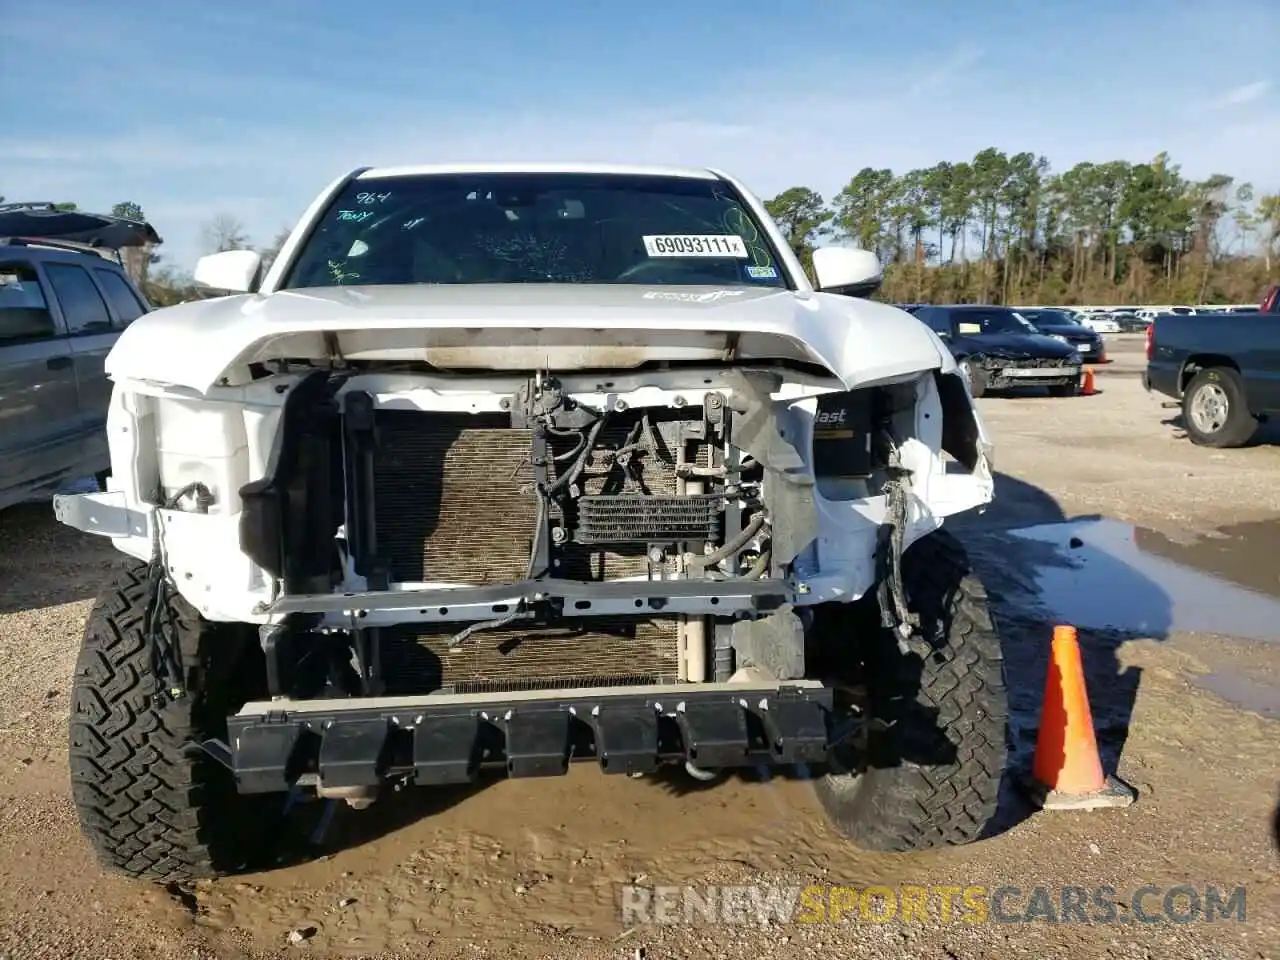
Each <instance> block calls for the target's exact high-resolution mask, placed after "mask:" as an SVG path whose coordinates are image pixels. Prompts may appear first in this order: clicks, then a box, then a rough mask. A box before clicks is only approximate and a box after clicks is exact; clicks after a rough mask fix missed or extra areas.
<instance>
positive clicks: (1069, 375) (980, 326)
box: [913, 304, 1082, 397]
mask: <svg viewBox="0 0 1280 960" xmlns="http://www.w3.org/2000/svg"><path fill="white" fill-rule="evenodd" d="M913 315H914V316H915V317H916V318H917V319H919V320H920V321H921V322H922V323H924V324H925V325H926V326H928V327H929V328H930V329H932V330H933V331H934V333H936V334H937V335H938V336H939V337H941V338H942V341H943V342H944V343H946V345H947V346H948V347H949V348H950V349H951V353H952V355H953V356H954V357H955V358H956V361H957V362H958V363H959V364H960V368H961V370H962V371H963V372H964V373H965V376H966V377H967V379H968V381H969V389H970V392H971V393H972V394H973V395H974V396H975V397H980V396H982V395H983V394H985V393H987V392H988V391H991V390H1005V389H1009V388H1010V387H1048V388H1049V392H1050V393H1051V394H1052V395H1053V396H1055V397H1071V396H1075V395H1076V393H1078V392H1079V390H1080V366H1081V362H1082V360H1081V356H1080V353H1079V352H1078V351H1077V350H1076V349H1075V347H1073V346H1071V345H1070V344H1069V343H1067V342H1066V341H1065V340H1063V339H1062V338H1055V337H1052V336H1049V335H1048V334H1044V333H1041V332H1040V331H1039V330H1037V329H1036V327H1035V326H1034V325H1033V324H1032V323H1031V321H1029V320H1026V319H1023V317H1022V316H1021V315H1020V314H1019V313H1018V311H1016V310H1014V309H1012V308H1011V307H996V306H972V305H968V304H964V305H951V306H925V307H918V308H917V309H916V310H914V311H913Z"/></svg>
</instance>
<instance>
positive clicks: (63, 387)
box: [0, 204, 160, 510]
mask: <svg viewBox="0 0 1280 960" xmlns="http://www.w3.org/2000/svg"><path fill="white" fill-rule="evenodd" d="M158 243H160V237H159V236H158V235H157V234H156V231H155V229H154V228H153V227H152V226H151V225H150V224H147V223H142V222H137V221H132V220H124V219H121V218H118V217H107V216H100V215H97V214H87V213H80V212H77V211H63V210H57V209H55V208H54V207H53V205H52V204H6V205H3V206H0V510H3V509H5V508H6V507H9V506H12V505H14V504H16V503H21V502H23V501H26V500H29V499H33V498H37V497H41V496H46V495H48V494H49V493H50V492H52V491H53V490H54V489H56V488H57V487H59V486H61V485H63V484H66V483H68V482H70V481H74V480H78V479H80V478H87V477H97V478H98V480H99V482H100V483H101V482H102V481H103V479H104V478H105V476H106V474H107V473H108V472H109V469H110V465H111V460H110V456H109V454H108V451H107V437H106V429H105V427H106V419H107V406H108V404H109V402H110V400H111V382H110V381H109V380H108V379H107V376H106V373H105V371H104V369H103V362H104V361H105V359H106V356H107V353H108V352H109V351H110V350H111V348H112V346H114V345H115V342H116V338H117V337H119V335H120V331H121V330H123V329H124V328H125V327H127V326H128V325H129V324H130V323H132V322H133V321H134V320H136V319H137V318H138V317H140V316H141V315H142V314H144V313H147V312H149V311H150V310H151V305H150V304H149V303H148V302H147V299H146V297H145V296H144V295H143V294H142V293H141V292H140V291H139V290H138V288H137V286H136V285H135V284H134V283H133V281H132V280H130V278H129V275H128V273H127V272H126V271H125V270H124V268H123V266H122V264H121V263H120V260H119V252H118V251H119V250H120V249H121V248H122V247H129V246H142V245H144V244H150V245H155V244H158ZM112 254H115V259H108V257H109V256H111V255H112Z"/></svg>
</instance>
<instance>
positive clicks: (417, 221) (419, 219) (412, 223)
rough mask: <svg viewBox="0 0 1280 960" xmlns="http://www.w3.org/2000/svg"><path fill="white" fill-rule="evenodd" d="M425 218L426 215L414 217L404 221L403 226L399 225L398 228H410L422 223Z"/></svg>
mask: <svg viewBox="0 0 1280 960" xmlns="http://www.w3.org/2000/svg"><path fill="white" fill-rule="evenodd" d="M426 219H427V218H426V217H414V218H413V219H412V220H408V221H406V222H405V224H404V226H403V227H401V228H400V229H401V230H412V229H413V228H414V227H416V226H417V225H418V224H420V223H422V222H423V221H424V220H426Z"/></svg>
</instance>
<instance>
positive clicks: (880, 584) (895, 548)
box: [876, 436, 920, 654]
mask: <svg viewBox="0 0 1280 960" xmlns="http://www.w3.org/2000/svg"><path fill="white" fill-rule="evenodd" d="M886 439H887V441H888V447H889V457H888V473H889V479H888V480H886V481H885V484H884V500H885V519H884V523H883V524H881V526H880V529H879V532H878V537H877V539H878V543H877V545H876V567H877V570H876V580H877V586H876V599H877V601H878V603H879V607H880V623H881V626H883V627H884V628H885V629H886V630H892V631H893V632H894V635H895V636H896V637H897V641H898V649H899V651H901V652H902V653H903V654H908V653H911V651H912V644H911V643H910V640H911V638H912V636H913V635H914V634H915V632H916V629H917V628H918V627H919V626H920V617H919V615H918V614H915V613H912V612H911V610H910V609H909V607H908V602H907V592H906V588H905V586H904V584H903V580H902V551H903V545H904V543H905V541H906V535H907V529H906V528H907V500H908V497H909V496H910V485H909V483H910V477H911V471H910V470H908V469H907V468H905V467H904V466H903V465H902V458H901V457H900V456H899V454H898V447H897V444H895V443H894V442H893V438H892V436H887V437H886Z"/></svg>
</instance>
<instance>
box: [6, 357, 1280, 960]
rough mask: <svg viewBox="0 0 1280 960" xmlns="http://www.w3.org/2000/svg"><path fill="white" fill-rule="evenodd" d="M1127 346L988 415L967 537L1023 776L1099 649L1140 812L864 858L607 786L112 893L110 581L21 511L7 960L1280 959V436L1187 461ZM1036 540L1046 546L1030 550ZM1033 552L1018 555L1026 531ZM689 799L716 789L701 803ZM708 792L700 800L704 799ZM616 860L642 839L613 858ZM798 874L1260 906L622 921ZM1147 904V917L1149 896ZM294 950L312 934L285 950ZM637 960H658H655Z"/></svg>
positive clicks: (107, 560)
mask: <svg viewBox="0 0 1280 960" xmlns="http://www.w3.org/2000/svg"><path fill="white" fill-rule="evenodd" d="M1141 348H1142V341H1141V338H1140V337H1115V338H1111V342H1110V344H1109V349H1110V351H1111V356H1112V358H1113V360H1112V362H1111V363H1110V364H1108V365H1106V366H1103V367H1099V368H1098V370H1097V387H1098V393H1097V394H1096V395H1094V396H1089V397H1078V398H1072V399H1050V398H1047V397H1039V396H1026V397H1007V396H995V397H986V398H983V399H982V400H981V401H979V404H980V407H981V410H982V413H983V415H984V417H985V418H986V421H987V425H988V427H989V428H990V430H991V431H992V433H993V435H994V440H995V442H996V454H995V466H996V468H997V470H998V472H999V477H998V490H997V503H996V505H995V506H994V507H993V508H992V509H991V510H990V511H989V512H988V514H987V515H985V516H982V517H974V518H967V519H966V520H965V521H964V522H963V523H958V524H957V525H956V528H957V530H958V531H959V532H961V534H962V536H963V537H964V539H965V540H966V541H967V543H968V544H969V546H970V548H971V551H972V553H973V555H974V557H975V558H976V560H977V562H978V564H979V566H980V567H981V568H982V570H983V573H984V575H985V578H986V581H987V583H988V588H989V591H990V593H991V595H992V596H993V598H994V599H995V601H996V610H997V613H998V615H999V617H1000V622H1001V624H1002V626H1003V628H1004V632H1005V635H1006V651H1005V652H1006V659H1007V664H1008V671H1009V679H1010V688H1011V693H1012V697H1011V699H1012V704H1013V706H1014V708H1015V716H1014V729H1013V734H1014V747H1015V760H1017V761H1023V760H1025V759H1026V757H1027V754H1028V751H1029V748H1030V746H1031V745H1032V744H1033V743H1034V733H1035V730H1034V728H1035V726H1036V723H1037V716H1038V709H1039V707H1038V705H1039V700H1040V696H1041V692H1042V689H1043V684H1044V670H1045V654H1046V649H1047V644H1048V639H1049V634H1050V630H1051V627H1052V625H1053V624H1054V623H1056V622H1064V621H1070V622H1074V623H1076V624H1077V625H1078V626H1079V627H1080V628H1081V638H1082V641H1083V644H1084V658H1085V665H1086V672H1087V675H1088V680H1089V693H1090V697H1091V701H1092V709H1093V718H1094V723H1095V726H1096V729H1097V731H1098V735H1099V740H1100V744H1101V748H1102V753H1103V758H1104V764H1105V765H1106V766H1107V768H1108V769H1109V770H1112V769H1114V770H1117V772H1118V773H1119V775H1120V776H1121V777H1122V778H1123V779H1125V780H1126V781H1127V782H1128V783H1130V784H1132V785H1133V786H1134V787H1135V788H1136V789H1137V791H1138V794H1139V799H1138V802H1137V804H1136V805H1134V806H1132V807H1129V808H1128V809H1125V810H1116V811H1100V812H1092V813H1034V814H1033V813H1032V812H1031V811H1030V809H1029V808H1028V807H1027V806H1026V805H1025V803H1023V802H1022V801H1021V800H1020V798H1019V796H1018V794H1017V792H1016V791H1015V790H1014V789H1012V788H1010V789H1009V790H1008V791H1007V793H1008V797H1007V803H1006V804H1005V805H1004V807H1005V809H1004V810H1003V811H1002V814H1001V818H1000V826H999V830H998V832H997V835H995V836H993V837H991V838H990V839H987V840H984V841H982V842H980V843H978V844H976V845H972V846H968V847H962V848H956V849H950V850H946V851H942V852H938V853H933V854H928V855H923V856H893V855H869V854H864V853H860V852H859V851H857V850H855V849H853V848H851V847H850V846H849V845H847V844H846V843H845V842H843V841H842V840H841V839H840V838H839V836H838V835H837V834H836V833H835V832H834V831H833V830H832V829H831V828H829V827H828V826H827V824H826V821H825V819H824V818H823V817H822V816H821V815H820V813H819V810H818V806H817V802H816V800H815V799H813V797H812V795H811V791H810V788H809V786H808V785H807V784H805V783H800V782H793V781H782V780H775V781H772V782H764V781H761V780H759V779H751V778H745V779H730V780H727V781H724V782H719V783H714V784H711V785H707V786H702V785H699V784H695V783H693V782H692V781H691V780H688V779H687V778H669V779H668V778H664V779H655V780H651V781H638V780H631V779H627V778H622V777H616V778H615V777H608V778H606V777H603V776H601V775H600V774H599V772H598V771H597V770H595V769H592V768H589V767H585V766H584V767H581V768H575V769H574V770H573V771H571V773H570V775H568V776H567V777H563V778H552V779H549V780H516V781H507V782H500V783H495V784H492V785H488V786H486V787H484V788H481V789H478V790H474V791H466V792H458V791H450V792H445V793H441V792H428V791H406V792H404V793H400V794H396V795H394V796H392V797H390V798H387V799H386V800H383V801H380V802H379V803H378V804H376V805H375V806H374V807H373V808H372V809H370V810H368V811H365V812H363V813H356V812H352V811H349V810H347V809H346V808H345V807H341V808H337V809H335V811H334V813H333V818H332V821H331V822H327V821H326V818H325V816H324V809H323V807H322V805H321V804H310V805H308V806H307V807H306V808H304V809H300V810H299V811H298V812H297V814H296V816H295V817H294V818H293V819H294V820H295V821H296V822H295V823H294V824H293V825H292V826H291V829H290V831H289V832H288V834H287V835H285V836H282V837H281V838H280V841H279V851H278V854H277V858H278V860H279V861H280V863H281V866H280V868H279V869H276V870H273V871H269V872H261V873H255V874H251V875H247V876H242V877H237V878H232V879H226V880H218V881H213V882H201V883H199V884H197V885H195V886H194V887H193V888H190V889H180V888H177V887H174V888H171V889H168V890H166V889H163V888H156V887H149V886H146V885H143V884H139V883H132V882H129V881H126V880H124V879H120V878H118V877H115V876H111V875H107V874H105V873H103V872H102V871H101V870H100V869H99V868H98V867H97V865H96V864H95V863H94V861H93V859H92V857H91V855H90V853H89V851H88V848H87V846H86V845H85V844H83V843H82V842H81V839H80V837H79V835H78V831H77V827H76V819H75V814H74V810H73V808H72V804H71V800H70V795H69V787H68V780H67V770H66V718H67V714H68V710H69V702H68V690H69V686H70V678H71V669H72V664H73V661H74V658H75V654H76V649H77V645H78V642H79V636H80V631H81V629H82V625H83V621H84V618H85V616H86V613H87V611H88V608H89V605H90V601H91V598H92V596H93V595H94V593H95V592H96V590H97V589H98V588H99V587H100V586H101V585H102V584H103V583H104V582H105V581H106V580H107V578H108V574H109V571H110V569H111V567H112V566H113V564H115V563H116V562H117V558H118V554H115V553H114V552H113V551H112V550H111V549H110V547H109V545H108V544H107V543H106V542H104V541H100V540H95V539H93V538H89V537H84V536H80V535H78V534H76V533H74V532H72V531H69V530H67V529H65V528H60V527H59V526H57V525H56V524H55V523H54V521H53V518H52V513H51V510H50V509H49V507H48V506H47V505H46V506H39V505H36V506H24V507H20V508H15V509H13V510H11V511H8V512H5V513H3V514H0V530H2V531H3V533H4V536H5V542H6V544H7V549H6V551H5V553H4V555H3V557H0V658H3V662H2V663H0V684H3V689H0V955H8V956H11V957H13V958H15V960H16V958H18V957H28V956H30V957H35V956H39V957H55V956H82V955H83V956H117V957H119V956H132V957H151V956H156V957H160V956H165V957H168V956H183V957H193V956H196V957H203V956H218V957H223V956H226V957H233V956H260V955H275V954H276V953H281V954H284V955H303V954H305V953H308V952H309V953H311V954H313V955H327V954H329V953H331V952H332V953H336V954H346V955H361V956H379V955H386V956H390V955H404V956H421V955H424V954H425V953H426V952H427V951H428V950H430V951H431V955H433V956H435V955H439V956H453V955H456V956H459V957H464V956H477V955H481V954H480V953H478V952H477V950H476V949H475V948H477V947H478V948H481V949H482V950H484V951H486V953H488V952H492V953H494V954H497V955H506V956H512V957H525V956H528V957H535V956H557V957H570V956H599V957H624V956H642V957H644V958H645V960H657V958H665V957H696V956H712V957H753V958H763V957H772V956H780V957H781V956H793V955H808V956H817V957H828V956H829V957H854V956H876V957H937V958H952V960H970V958H981V957H1037V958H1043V957H1059V956H1061V957H1073V958H1082V960H1083V958H1095V957H1097V958H1101V957H1134V958H1138V957H1160V958H1165V957H1167V958H1173V957H1181V958H1197V957H1204V958H1237V957H1238V958H1249V960H1258V958H1264V957H1273V956H1277V955H1280V953H1278V952H1277V951H1278V950H1280V925H1278V920H1277V916H1278V914H1277V906H1278V905H1280V883H1278V882H1277V863H1278V861H1277V851H1276V848H1275V846H1274V843H1275V841H1274V840H1273V839H1272V833H1271V830H1272V828H1271V817H1272V816H1273V811H1274V810H1275V809H1276V805H1277V802H1278V801H1280V796H1278V795H1277V789H1278V785H1277V779H1276V773H1277V764H1276V744H1277V743H1280V642H1277V637H1280V555H1278V554H1277V552H1276V550H1275V544H1276V543H1278V542H1280V484H1277V482H1276V478H1277V476H1280V444H1277V443H1276V442H1275V441H1276V440H1277V439H1280V437H1277V431H1276V430H1275V428H1274V426H1273V427H1271V428H1269V429H1268V431H1264V432H1263V433H1262V434H1260V438H1259V440H1260V442H1259V443H1258V444H1256V445H1254V446H1251V447H1247V448H1244V449H1238V450H1224V451H1216V450H1209V449H1204V448H1199V447H1195V446H1192V445H1191V444H1190V443H1189V442H1187V441H1186V440H1185V439H1182V438H1180V437H1179V435H1178V431H1177V428H1176V424H1174V423H1171V422H1165V421H1171V420H1172V419H1173V418H1174V415H1175V414H1176V411H1175V410H1169V409H1165V408H1163V407H1162V406H1161V403H1160V399H1159V398H1156V397H1154V396H1149V395H1147V394H1146V393H1145V392H1144V391H1143V389H1142V386H1141V379H1140V374H1141V370H1142V365H1143V358H1142V353H1141ZM1026 528H1031V529H1030V530H1028V529H1026ZM1014 531H1017V532H1014ZM695 787H697V788H699V792H700V795H699V796H696V797H695V796H691V794H690V792H691V791H693V790H694V789H695ZM703 791H705V792H703ZM624 838H625V839H624ZM767 882H795V883H800V884H808V883H817V884H826V883H830V884H847V885H853V886H858V887H865V886H867V885H869V884H883V885H888V886H890V887H894V886H897V885H903V884H911V885H922V886H937V885H946V884H952V885H956V886H960V887H968V886H973V885H981V886H984V887H987V888H994V887H997V886H1006V885H1012V886H1016V887H1018V888H1019V889H1020V890H1022V891H1024V894H1025V892H1026V891H1030V890H1031V889H1032V888H1034V887H1036V886H1044V887H1046V888H1048V889H1050V890H1057V889H1059V888H1060V887H1061V886H1063V885H1075V886H1079V887H1084V888H1087V889H1092V888H1095V887H1097V886H1099V885H1110V886H1111V887H1114V888H1115V889H1116V890H1117V891H1120V892H1121V895H1120V897H1119V899H1120V900H1122V901H1125V902H1127V901H1126V900H1125V897H1126V896H1127V894H1126V893H1125V891H1131V890H1133V889H1134V888H1138V887H1142V886H1144V885H1152V886H1153V887H1156V888H1159V889H1160V890H1165V889H1168V888H1171V887H1175V886H1178V885H1182V884H1189V885H1192V886H1194V887H1197V888H1200V889H1203V888H1204V887H1205V886H1206V885H1217V886H1218V887H1220V888H1225V889H1231V888H1235V887H1243V888H1245V891H1246V897H1247V911H1246V915H1245V918H1244V919H1243V920H1238V919H1229V920H1223V919H1219V920H1217V921H1216V922H1212V923H1209V922H1205V921H1203V920H1200V919H1194V918H1193V919H1192V920H1191V922H1186V923H1179V922H1175V921H1174V920H1173V919H1170V918H1168V917H1166V918H1164V919H1163V920H1161V921H1160V922H1153V923H1136V922H1133V921H1134V920H1135V918H1134V917H1132V916H1130V914H1129V913H1128V912H1127V911H1126V909H1124V906H1123V904H1122V905H1121V909H1120V910H1119V914H1118V916H1117V918H1116V919H1115V921H1114V922H1111V923H1094V924H1090V925H1084V924H1076V923H1059V924H1053V923H1047V922H1044V921H1043V920H1041V921H1038V922H1022V923H1011V922H1006V923H1001V922H995V921H989V922H983V923H972V922H957V921H954V920H952V921H948V920H946V919H944V918H939V917H931V918H929V919H927V920H926V921H925V922H914V923H903V922H887V923H868V922H864V921H863V920H861V919H859V917H858V916H857V914H856V912H855V913H851V914H850V916H849V917H848V919H847V920H845V921H844V922H842V923H838V924H834V923H813V924H792V925H774V926H771V927H769V928H767V929H760V928H758V927H754V928H753V927H746V928H743V927H741V926H708V925H692V926H689V925H680V924H677V925H670V926H632V927H627V926H625V925H624V924H623V923H622V921H621V919H620V917H619V911H618V899H619V885H621V884H626V883H637V884H660V885H680V884H704V883H716V884H741V883H767ZM1151 902H1152V903H1158V902H1159V898H1158V897H1157V898H1155V899H1154V900H1152V901H1151ZM291 932H295V933H296V936H295V938H294V939H295V940H300V942H299V943H297V944H294V945H291V944H290V941H289V935H290V933H291ZM637 951H639V953H637Z"/></svg>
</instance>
